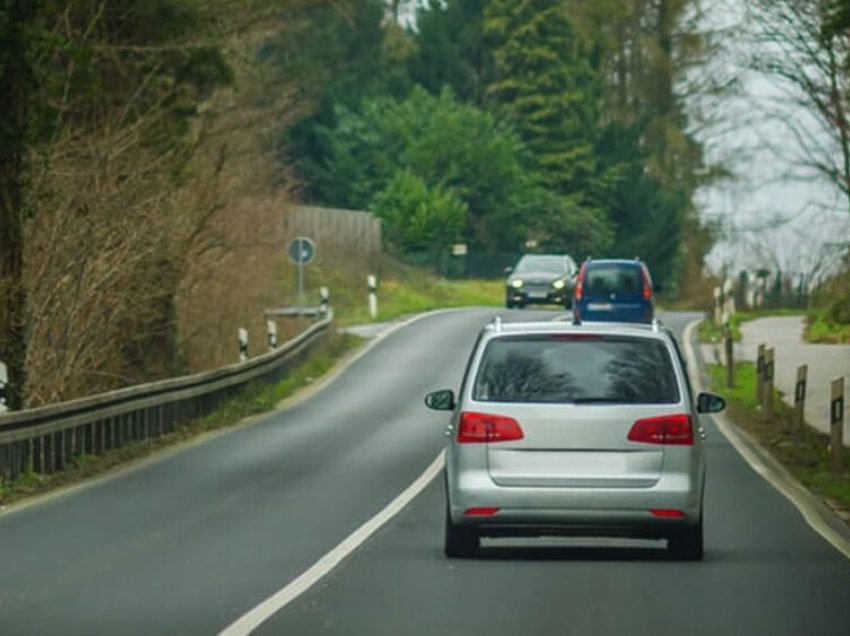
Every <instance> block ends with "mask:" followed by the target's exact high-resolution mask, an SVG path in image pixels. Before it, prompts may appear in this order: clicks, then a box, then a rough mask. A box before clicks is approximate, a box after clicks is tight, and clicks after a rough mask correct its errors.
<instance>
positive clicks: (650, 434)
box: [628, 414, 694, 446]
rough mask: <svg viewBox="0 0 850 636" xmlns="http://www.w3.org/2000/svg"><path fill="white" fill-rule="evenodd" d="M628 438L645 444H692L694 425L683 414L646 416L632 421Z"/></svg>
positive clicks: (688, 417)
mask: <svg viewBox="0 0 850 636" xmlns="http://www.w3.org/2000/svg"><path fill="white" fill-rule="evenodd" d="M628 438H629V440H630V441H632V442H643V443H645V444H662V445H668V446H669V445H672V446H693V444H694V427H693V423H692V422H691V418H690V416H688V415H685V414H677V415H662V416H661V417H648V418H645V419H642V420H638V421H637V422H635V423H634V425H633V426H632V428H631V430H630V431H629V436H628Z"/></svg>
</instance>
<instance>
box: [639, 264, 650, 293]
mask: <svg viewBox="0 0 850 636" xmlns="http://www.w3.org/2000/svg"><path fill="white" fill-rule="evenodd" d="M640 275H641V278H643V299H644V300H649V299H650V298H652V283H651V282H650V280H649V272H647V271H646V268H645V267H641V268H640Z"/></svg>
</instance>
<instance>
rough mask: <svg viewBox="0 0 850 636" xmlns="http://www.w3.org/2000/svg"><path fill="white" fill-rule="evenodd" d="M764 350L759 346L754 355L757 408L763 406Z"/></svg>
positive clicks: (762, 346) (763, 347)
mask: <svg viewBox="0 0 850 636" xmlns="http://www.w3.org/2000/svg"><path fill="white" fill-rule="evenodd" d="M764 350H765V345H764V344H760V345H759V347H758V353H757V354H756V402H757V403H758V405H759V407H762V406H763V405H764Z"/></svg>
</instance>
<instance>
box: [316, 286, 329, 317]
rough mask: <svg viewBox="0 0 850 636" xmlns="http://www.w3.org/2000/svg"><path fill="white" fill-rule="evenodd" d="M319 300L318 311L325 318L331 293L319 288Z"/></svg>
mask: <svg viewBox="0 0 850 636" xmlns="http://www.w3.org/2000/svg"><path fill="white" fill-rule="evenodd" d="M319 299H320V300H319V311H320V312H322V315H323V316H327V315H328V308H329V307H330V305H331V292H330V290H329V289H328V288H327V287H319Z"/></svg>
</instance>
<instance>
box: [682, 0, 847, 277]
mask: <svg viewBox="0 0 850 636" xmlns="http://www.w3.org/2000/svg"><path fill="white" fill-rule="evenodd" d="M743 5H744V2H742V1H741V0H713V1H711V2H707V3H706V5H705V6H706V11H707V13H708V15H707V16H706V21H707V25H708V26H709V27H710V28H714V27H718V26H722V27H724V29H725V28H728V29H732V31H730V32H729V33H728V34H727V36H726V37H725V38H724V39H723V41H724V42H725V46H724V50H723V52H722V53H721V54H719V55H717V56H716V57H717V59H714V60H713V64H714V69H715V71H718V72H719V73H720V74H721V75H723V74H727V75H729V74H735V75H737V76H738V79H739V82H740V86H739V90H738V91H737V93H738V94H737V95H730V96H725V97H722V98H720V99H718V100H717V103H716V104H714V105H713V110H714V112H715V114H718V115H719V116H720V118H719V121H718V123H717V124H716V125H714V126H712V127H710V128H709V129H707V130H706V131H705V132H703V133H701V135H700V136H701V138H702V141H703V142H704V143H705V144H706V150H707V156H708V158H709V160H715V161H716V160H719V161H722V162H724V163H725V164H726V165H727V166H728V167H729V168H730V169H731V170H732V171H733V172H734V173H735V175H736V178H735V179H734V180H732V181H724V182H722V183H718V184H716V185H715V186H712V187H710V188H707V189H705V190H703V191H702V192H700V193H699V196H698V199H697V200H698V203H699V205H700V207H701V209H702V211H703V214H704V216H705V217H706V218H710V219H719V220H720V221H721V222H722V225H723V227H724V228H725V229H726V231H727V236H726V237H725V238H724V239H723V240H722V241H721V242H720V243H719V244H718V245H717V246H716V247H715V249H714V250H713V252H712V253H711V255H710V257H709V259H708V265H709V267H710V268H711V269H712V270H713V271H715V272H717V271H720V270H721V269H722V268H723V266H728V267H729V268H731V269H732V270H733V271H734V270H736V269H738V268H740V267H748V268H752V269H754V268H758V267H769V268H773V267H774V266H775V265H778V266H779V267H781V268H782V269H783V270H784V271H787V272H801V271H804V272H805V271H809V270H811V269H812V267H813V266H814V264H815V263H816V262H818V260H820V259H822V258H823V257H824V256H827V258H828V260H830V261H831V262H832V263H833V264H836V263H837V258H836V256H837V254H838V249H837V247H836V246H837V244H838V243H839V242H844V243H846V242H847V241H848V240H850V212H848V211H847V205H846V202H843V201H841V199H840V197H839V193H838V192H837V190H836V188H835V187H834V186H833V185H831V184H830V183H828V182H826V181H825V180H824V179H823V178H822V177H819V176H817V175H814V174H812V173H811V172H808V173H806V172H805V171H804V170H803V169H802V168H801V166H800V162H799V159H798V157H799V149H798V147H797V146H796V143H795V139H794V138H793V136H792V134H791V132H790V130H789V128H788V127H787V125H786V122H787V121H788V120H793V121H794V123H795V124H798V125H799V124H803V125H806V126H808V127H809V128H810V129H812V130H815V129H817V124H816V122H815V121H814V120H813V119H812V118H811V117H810V116H809V114H808V113H807V111H806V110H805V109H803V108H802V107H799V106H790V105H787V104H785V105H782V106H778V102H779V101H783V102H787V99H783V98H784V97H785V95H786V93H785V91H786V90H787V89H788V87H787V86H782V85H780V84H779V83H778V80H777V79H776V78H773V77H767V76H764V75H761V74H759V73H757V72H754V71H746V70H745V69H746V61H747V59H748V58H750V57H751V56H752V54H753V52H754V51H755V50H757V47H756V45H754V44H753V42H752V40H750V39H748V37H747V35H746V34H747V33H748V32H750V31H751V30H752V27H753V26H754V25H751V24H748V23H747V20H746V13H745V11H744V9H743ZM777 108H779V110H780V111H781V112H780V113H779V114H776V113H775V112H773V111H776V110H777ZM800 177H805V178H806V179H805V180H804V179H801V178H800Z"/></svg>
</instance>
